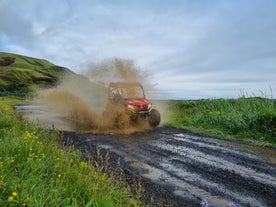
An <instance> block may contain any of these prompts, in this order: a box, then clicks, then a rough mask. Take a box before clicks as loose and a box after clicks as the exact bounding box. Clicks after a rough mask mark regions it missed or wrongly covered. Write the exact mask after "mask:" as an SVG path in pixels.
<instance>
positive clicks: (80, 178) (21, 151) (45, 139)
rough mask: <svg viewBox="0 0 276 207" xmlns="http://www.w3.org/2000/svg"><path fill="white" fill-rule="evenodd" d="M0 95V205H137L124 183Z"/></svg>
mask: <svg viewBox="0 0 276 207" xmlns="http://www.w3.org/2000/svg"><path fill="white" fill-rule="evenodd" d="M18 101H20V102H22V100H18V99H16V98H7V97H5V98H2V97H1V98H0V206H1V207H7V206H39V207H40V206H87V207H88V206H93V207H98V206H106V207H108V206H110V207H111V206H140V205H141V204H140V201H139V199H138V195H136V196H133V194H131V192H130V188H129V187H128V186H127V185H126V184H125V183H124V182H123V181H122V180H116V179H115V178H114V177H112V176H108V175H107V174H106V173H104V172H102V170H101V168H100V167H98V168H97V167H93V166H95V165H92V164H91V162H92V161H86V160H83V159H82V156H81V153H80V152H78V151H77V150H76V149H74V147H73V146H71V147H62V145H61V144H60V143H59V132H58V131H57V130H55V129H53V130H42V129H38V128H36V127H35V126H33V125H32V124H29V123H26V122H25V121H22V120H20V118H18V116H17V114H16V113H15V112H14V111H13V110H12V108H11V107H10V105H11V104H14V103H16V102H18Z"/></svg>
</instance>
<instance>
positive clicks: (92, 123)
mask: <svg viewBox="0 0 276 207" xmlns="http://www.w3.org/2000/svg"><path fill="white" fill-rule="evenodd" d="M111 82H139V83H141V84H142V85H143V86H144V90H145V93H146V95H147V90H148V88H149V87H151V84H150V82H149V75H148V73H147V72H146V71H143V70H141V69H139V68H138V67H137V66H136V65H135V64H134V62H133V61H131V60H123V59H113V60H109V61H104V62H101V63H98V64H91V65H89V67H88V68H87V69H86V70H85V71H84V75H82V76H69V77H64V78H63V80H62V82H61V83H60V85H59V86H58V87H56V88H55V89H50V90H46V91H42V92H40V93H39V94H40V95H39V101H40V103H42V104H45V105H47V106H48V107H49V108H50V109H51V110H53V111H55V112H56V113H59V114H62V116H63V117H64V118H65V120H67V121H68V123H70V125H71V127H72V128H73V130H80V131H89V132H91V131H92V132H100V133H105V132H106V133H132V132H134V131H140V130H145V129H149V126H148V124H145V123H140V124H136V125H135V126H129V123H128V116H127V114H126V112H125V111H124V110H120V109H114V108H112V109H111V110H110V109H109V110H108V114H107V115H106V113H105V115H104V116H103V114H104V112H105V111H106V106H107V105H108V104H107V101H108V96H107V94H108V85H109V83H111ZM118 115H120V118H121V120H123V122H125V123H127V124H126V125H124V126H123V127H122V126H120V127H118V126H117V125H116V123H117V122H118V120H116V117H118Z"/></svg>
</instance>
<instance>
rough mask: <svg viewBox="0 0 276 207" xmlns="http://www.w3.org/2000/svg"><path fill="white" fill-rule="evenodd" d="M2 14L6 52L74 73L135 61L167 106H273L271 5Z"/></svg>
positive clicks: (113, 6)
mask: <svg viewBox="0 0 276 207" xmlns="http://www.w3.org/2000/svg"><path fill="white" fill-rule="evenodd" d="M0 14H1V18H0V51H2V52H11V53H18V54H22V55H26V56H32V57H38V58H43V59H47V60H49V61H51V62H53V63H54V64H57V65H61V66H65V67H68V68H70V69H71V70H73V71H75V72H77V73H79V72H81V70H83V69H84V68H85V66H86V65H87V64H88V63H93V62H94V63H97V62H100V61H103V60H106V59H110V58H114V57H118V58H124V59H132V60H134V61H135V63H136V65H138V66H139V67H140V68H142V69H144V70H147V71H148V73H150V74H152V79H153V80H152V81H153V83H157V86H156V87H157V88H158V89H159V90H160V91H161V92H162V94H163V95H167V98H181V99H198V98H220V97H223V98H232V97H238V96H240V95H241V93H244V94H248V95H254V94H255V95H258V96H259V95H263V94H266V95H267V96H271V95H272V96H273V98H276V1H274V0H101V1H100V0H99V1H95V0H78V1H75V0H24V1H22V0H0ZM271 90H272V92H271ZM241 91H242V92H241Z"/></svg>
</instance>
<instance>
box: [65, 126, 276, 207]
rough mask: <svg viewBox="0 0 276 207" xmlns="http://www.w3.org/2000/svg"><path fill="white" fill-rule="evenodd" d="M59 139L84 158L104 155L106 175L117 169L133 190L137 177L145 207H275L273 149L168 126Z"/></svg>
mask: <svg viewBox="0 0 276 207" xmlns="http://www.w3.org/2000/svg"><path fill="white" fill-rule="evenodd" d="M62 137H63V138H62V140H63V143H70V144H73V145H75V147H76V148H77V149H79V150H80V151H81V152H83V154H84V156H85V157H86V158H89V159H90V158H92V159H94V160H97V159H99V154H101V156H100V157H101V159H104V158H106V157H107V155H108V162H109V165H110V166H111V170H112V168H113V170H114V171H115V169H118V168H119V169H121V172H122V174H123V176H124V177H125V179H126V180H127V182H128V183H129V184H130V185H132V186H134V188H135V187H137V181H134V178H133V175H136V176H137V179H138V178H139V182H140V183H141V185H142V191H141V194H142V201H143V202H144V203H145V205H147V206H200V205H199V203H200V201H201V200H203V199H206V200H208V202H209V205H210V206H226V205H227V203H229V202H233V203H235V205H236V206H252V207H253V206H254V207H259V206H260V207H261V206H267V207H275V206H276V150H275V149H268V148H267V149H266V148H259V147H253V146H250V145H249V144H244V143H240V142H237V141H231V140H226V139H220V138H215V137H208V136H203V135H200V134H193V133H191V132H188V131H186V130H183V129H177V128H171V127H160V128H157V129H155V130H150V131H146V132H136V133H133V134H129V135H112V134H92V133H79V132H68V131H64V132H63V136H62ZM68 140H69V141H68ZM248 148H252V149H254V150H249V149H248ZM263 151H266V152H269V153H268V154H263V153H261V152H263ZM109 170H110V168H109ZM135 185H136V186H135Z"/></svg>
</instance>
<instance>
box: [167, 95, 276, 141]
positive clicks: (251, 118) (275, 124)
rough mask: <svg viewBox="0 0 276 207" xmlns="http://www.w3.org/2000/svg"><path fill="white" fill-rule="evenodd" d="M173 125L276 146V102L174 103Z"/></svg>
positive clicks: (184, 101) (202, 101)
mask: <svg viewBox="0 0 276 207" xmlns="http://www.w3.org/2000/svg"><path fill="white" fill-rule="evenodd" d="M170 113H171V119H170V121H169V122H168V124H169V125H174V126H178V127H184V128H192V129H196V130H199V131H203V132H208V133H210V134H214V135H221V136H231V137H235V138H239V139H243V140H250V141H252V142H255V143H257V144H261V145H269V146H275V145H276V102H275V100H273V99H268V98H258V97H252V98H245V97H241V98H238V99H206V100H183V101H171V102H170Z"/></svg>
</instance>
